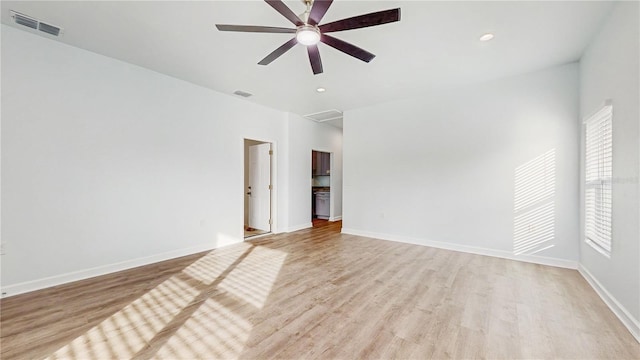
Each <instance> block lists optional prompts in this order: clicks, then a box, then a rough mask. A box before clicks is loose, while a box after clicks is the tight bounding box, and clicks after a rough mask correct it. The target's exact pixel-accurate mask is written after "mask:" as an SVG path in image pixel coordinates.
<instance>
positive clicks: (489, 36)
mask: <svg viewBox="0 0 640 360" xmlns="http://www.w3.org/2000/svg"><path fill="white" fill-rule="evenodd" d="M491 39H493V34H492V33H486V34H484V35H482V36H480V41H489V40H491Z"/></svg>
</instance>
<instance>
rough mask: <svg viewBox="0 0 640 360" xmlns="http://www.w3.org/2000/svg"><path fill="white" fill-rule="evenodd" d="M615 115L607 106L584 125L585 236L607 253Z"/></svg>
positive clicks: (609, 233)
mask: <svg viewBox="0 0 640 360" xmlns="http://www.w3.org/2000/svg"><path fill="white" fill-rule="evenodd" d="M612 115H613V107H612V106H611V105H606V106H604V107H603V108H602V109H600V110H599V111H598V112H597V113H595V114H594V115H592V116H591V117H590V118H589V119H587V121H586V122H585V127H586V139H585V140H586V141H585V194H584V202H585V236H586V241H587V242H588V243H590V244H591V245H594V246H596V247H598V248H600V249H601V250H603V251H605V252H606V253H607V254H609V253H610V252H611V198H612V186H611V185H612V177H613V171H612V162H613V161H612V160H613V151H612V148H613V139H612V130H613V126H612Z"/></svg>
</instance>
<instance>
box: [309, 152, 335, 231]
mask: <svg viewBox="0 0 640 360" xmlns="http://www.w3.org/2000/svg"><path fill="white" fill-rule="evenodd" d="M314 151H318V152H323V153H327V154H329V170H330V171H331V172H330V173H329V176H330V177H331V179H330V180H329V187H330V188H331V189H334V188H335V186H334V183H335V182H334V180H335V178H334V175H333V171H334V159H333V156H334V153H333V151H330V150H327V149H318V148H311V150H309V157H312V156H313V152H314ZM312 161H313V160H312ZM312 167H313V165H312V164H311V162H310V163H309V170H310V171H312V170H313V168H312ZM309 189H310V191H311V193H313V180H312V181H311V183H310V185H309ZM334 197H335V193H334V192H333V190H332V191H331V192H330V193H329V221H335V220H334V219H335V217H334V214H335V211H334V210H333V209H334V206H335V199H334ZM313 201H315V199H314V200H313ZM312 207H313V204H309V210H308V213H309V217H310V220H309V222H311V221H313V215H312V214H311V209H312Z"/></svg>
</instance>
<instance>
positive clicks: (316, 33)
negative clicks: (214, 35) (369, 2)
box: [216, 0, 400, 75]
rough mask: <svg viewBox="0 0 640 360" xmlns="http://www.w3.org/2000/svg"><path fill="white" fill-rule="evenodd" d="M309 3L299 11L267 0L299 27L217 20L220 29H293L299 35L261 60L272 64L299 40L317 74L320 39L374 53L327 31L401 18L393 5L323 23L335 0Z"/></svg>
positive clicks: (362, 55)
mask: <svg viewBox="0 0 640 360" xmlns="http://www.w3.org/2000/svg"><path fill="white" fill-rule="evenodd" d="M302 1H303V2H304V3H305V4H306V5H307V10H305V12H303V13H302V14H300V15H296V14H295V13H294V12H293V11H291V9H289V7H287V5H285V4H284V3H283V2H282V1H281V0H265V2H266V3H267V4H269V5H270V6H271V7H272V8H274V9H275V10H276V11H277V12H279V13H280V14H281V15H282V16H284V17H285V18H287V20H289V21H291V22H292V23H293V24H294V25H295V26H296V27H295V29H290V28H282V27H270V26H253V25H222V24H216V27H217V28H218V30H220V31H240V32H258V33H290V34H294V33H295V34H296V36H295V37H294V38H293V39H291V40H289V41H287V42H286V43H284V44H282V45H281V46H280V47H279V48H277V49H275V50H274V51H273V52H272V53H271V54H269V55H267V56H266V57H265V58H264V59H262V60H260V62H259V63H258V64H260V65H269V64H270V63H271V62H272V61H274V60H275V59H277V58H278V57H280V56H281V55H282V54H284V53H285V52H287V51H289V50H290V49H291V48H292V47H294V46H295V45H296V44H302V45H305V46H306V47H307V52H308V53H309V61H310V62H311V69H312V70H313V73H314V74H315V75H317V74H320V73H322V60H320V52H319V51H318V42H323V43H325V44H327V45H329V46H331V47H333V48H335V49H337V50H340V51H342V52H343V53H345V54H348V55H351V56H353V57H355V58H357V59H360V60H362V61H364V62H367V63H368V62H369V61H371V60H373V58H374V57H375V55H374V54H372V53H370V52H368V51H366V50H364V49H361V48H359V47H357V46H355V45H352V44H350V43H348V42H346V41H342V40H340V39H337V38H334V37H333V36H329V35H327V34H326V33H330V32H335V31H344V30H352V29H359V28H364V27H368V26H376V25H382V24H386V23H390V22H395V21H399V20H400V9H399V8H398V9H390V10H384V11H378V12H373V13H370V14H365V15H359V16H354V17H350V18H347V19H342V20H338V21H334V22H331V23H328V24H323V25H320V21H321V20H322V18H323V17H324V14H326V12H327V10H329V6H331V4H332V3H333V0H315V1H314V0H302Z"/></svg>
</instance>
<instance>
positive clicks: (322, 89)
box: [316, 87, 327, 92]
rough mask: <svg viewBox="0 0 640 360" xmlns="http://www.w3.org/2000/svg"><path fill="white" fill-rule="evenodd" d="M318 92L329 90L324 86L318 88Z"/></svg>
mask: <svg viewBox="0 0 640 360" xmlns="http://www.w3.org/2000/svg"><path fill="white" fill-rule="evenodd" d="M316 91H317V92H325V91H327V89H325V88H323V87H319V88H317V89H316Z"/></svg>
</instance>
